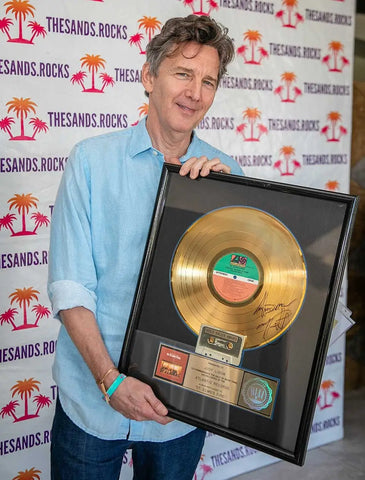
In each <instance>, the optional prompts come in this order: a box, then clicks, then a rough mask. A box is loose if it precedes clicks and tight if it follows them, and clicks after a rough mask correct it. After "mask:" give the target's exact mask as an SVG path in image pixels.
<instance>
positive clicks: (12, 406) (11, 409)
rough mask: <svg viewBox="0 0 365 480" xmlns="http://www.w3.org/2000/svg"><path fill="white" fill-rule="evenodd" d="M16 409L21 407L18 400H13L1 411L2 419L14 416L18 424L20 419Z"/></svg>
mask: <svg viewBox="0 0 365 480" xmlns="http://www.w3.org/2000/svg"><path fill="white" fill-rule="evenodd" d="M16 407H19V402H18V400H11V401H10V402H9V403H8V404H7V405H5V407H3V408H2V409H1V411H0V415H1V418H5V417H6V416H9V417H10V416H12V417H13V418H14V422H17V421H18V417H17V416H16V415H15V410H16Z"/></svg>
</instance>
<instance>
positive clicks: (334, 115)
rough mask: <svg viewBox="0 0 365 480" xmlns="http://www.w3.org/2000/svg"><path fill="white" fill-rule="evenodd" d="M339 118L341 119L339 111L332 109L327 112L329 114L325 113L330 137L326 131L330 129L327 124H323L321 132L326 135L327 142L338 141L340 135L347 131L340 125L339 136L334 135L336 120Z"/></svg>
mask: <svg viewBox="0 0 365 480" xmlns="http://www.w3.org/2000/svg"><path fill="white" fill-rule="evenodd" d="M341 119H342V116H341V114H340V112H336V111H332V112H329V114H328V115H327V120H328V121H329V122H330V125H331V132H332V137H330V138H329V137H328V132H329V130H330V127H329V125H325V126H324V127H323V128H322V129H321V134H322V135H326V138H327V142H339V141H340V138H341V136H342V135H345V134H346V133H347V130H346V128H345V127H343V126H342V125H340V127H339V136H338V137H336V127H337V124H338V122H339V121H340V120H341Z"/></svg>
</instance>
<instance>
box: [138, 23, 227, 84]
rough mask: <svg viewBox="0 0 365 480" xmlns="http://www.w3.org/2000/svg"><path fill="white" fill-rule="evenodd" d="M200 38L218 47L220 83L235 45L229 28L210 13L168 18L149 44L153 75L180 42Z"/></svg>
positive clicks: (201, 42) (148, 55)
mask: <svg viewBox="0 0 365 480" xmlns="http://www.w3.org/2000/svg"><path fill="white" fill-rule="evenodd" d="M186 42H197V43H199V44H201V45H209V46H211V47H213V48H215V49H216V50H217V52H218V56H219V72H218V83H219V81H220V79H221V78H222V76H223V75H224V74H225V73H226V72H227V65H228V64H229V63H230V62H231V61H232V60H233V57H234V46H233V42H232V39H231V38H230V37H229V36H228V28H226V27H224V26H223V25H220V24H218V23H217V22H216V21H215V20H213V19H212V18H210V17H206V16H202V17H199V16H197V15H188V16H187V17H175V18H170V19H169V20H167V22H166V23H165V25H164V26H163V27H162V30H161V32H160V33H159V34H158V35H156V36H155V37H153V38H152V40H151V41H150V42H149V44H148V45H147V50H146V54H147V62H148V63H149V69H150V72H151V73H152V75H154V76H157V73H158V69H159V67H160V65H161V62H162V61H163V60H164V58H166V57H172V56H173V55H174V54H175V53H176V52H177V50H178V49H179V48H180V47H181V44H184V43H186Z"/></svg>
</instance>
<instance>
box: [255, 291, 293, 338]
mask: <svg viewBox="0 0 365 480" xmlns="http://www.w3.org/2000/svg"><path fill="white" fill-rule="evenodd" d="M267 297H268V293H267V292H266V293H265V294H264V296H263V298H262V300H261V302H260V304H259V305H258V307H257V308H256V310H255V311H254V312H253V314H254V315H255V316H258V317H259V318H260V319H263V321H262V322H261V323H259V324H258V325H257V327H256V330H257V331H259V332H262V333H263V338H264V339H265V340H269V339H270V338H272V337H273V336H275V335H276V334H277V333H279V332H281V331H283V330H284V329H285V327H286V326H287V325H288V323H289V322H290V320H291V318H292V310H291V308H290V306H291V305H292V304H293V303H294V302H295V301H296V298H295V299H294V300H291V301H290V302H288V303H267Z"/></svg>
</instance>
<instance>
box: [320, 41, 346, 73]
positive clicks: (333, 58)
mask: <svg viewBox="0 0 365 480" xmlns="http://www.w3.org/2000/svg"><path fill="white" fill-rule="evenodd" d="M328 51H329V53H328V54H327V55H325V56H324V57H323V58H322V62H323V63H324V64H325V65H327V68H328V70H329V71H330V72H342V70H343V69H344V67H346V66H347V65H350V62H349V60H348V58H346V57H345V56H343V55H342V56H340V53H341V52H343V44H342V43H341V42H337V41H336V40H333V41H332V42H330V43H329V44H328ZM339 57H340V58H339ZM339 63H340V65H339Z"/></svg>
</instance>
